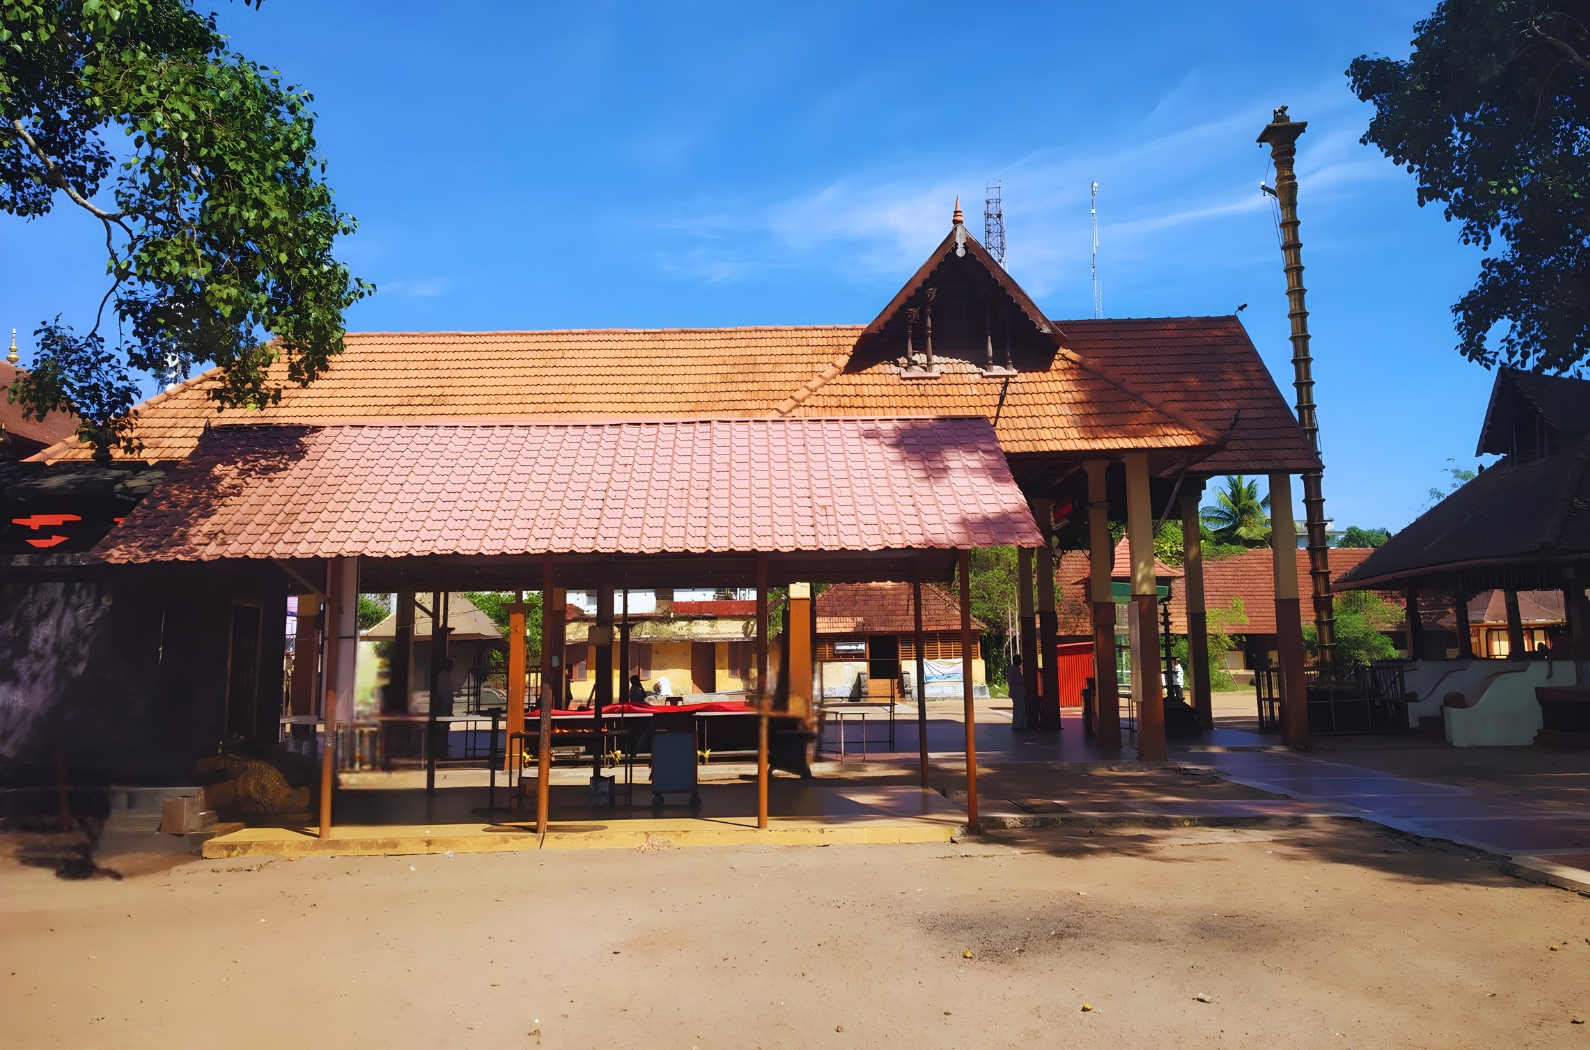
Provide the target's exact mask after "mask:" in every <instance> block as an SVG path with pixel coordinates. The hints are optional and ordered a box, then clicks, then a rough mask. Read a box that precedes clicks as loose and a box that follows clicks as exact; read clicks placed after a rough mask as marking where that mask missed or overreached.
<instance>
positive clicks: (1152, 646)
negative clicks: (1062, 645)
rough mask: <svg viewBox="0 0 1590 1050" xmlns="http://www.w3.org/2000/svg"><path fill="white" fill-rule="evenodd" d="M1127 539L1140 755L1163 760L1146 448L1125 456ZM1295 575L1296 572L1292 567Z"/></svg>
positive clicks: (1161, 685) (1161, 693) (1162, 692)
mask: <svg viewBox="0 0 1590 1050" xmlns="http://www.w3.org/2000/svg"><path fill="white" fill-rule="evenodd" d="M1126 542H1127V547H1128V549H1129V550H1130V551H1131V558H1132V607H1131V615H1132V618H1133V619H1132V623H1133V626H1135V627H1136V628H1137V631H1136V632H1135V633H1134V634H1133V636H1132V681H1133V683H1134V684H1135V687H1136V692H1137V757H1138V758H1140V759H1142V760H1144V761H1146V762H1163V761H1164V760H1165V759H1166V758H1168V757H1169V753H1168V752H1167V751H1166V750H1165V682H1164V679H1163V678H1162V677H1161V672H1160V664H1159V617H1158V616H1157V615H1156V613H1157V612H1158V609H1157V608H1156V606H1157V604H1158V597H1157V594H1156V592H1155V588H1156V586H1157V581H1156V580H1155V579H1154V507H1153V502H1152V500H1151V499H1150V497H1149V481H1148V454H1147V453H1146V452H1133V453H1130V454H1129V455H1127V457H1126ZM1293 576H1294V578H1295V576H1296V573H1295V572H1294V573H1293Z"/></svg>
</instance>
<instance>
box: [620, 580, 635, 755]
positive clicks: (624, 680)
mask: <svg viewBox="0 0 1590 1050" xmlns="http://www.w3.org/2000/svg"><path fill="white" fill-rule="evenodd" d="M618 667H619V673H618V702H619V703H621V704H627V703H629V676H630V675H631V674H632V673H633V672H632V671H631V670H630V666H629V588H628V587H625V588H624V597H623V609H622V610H621V612H620V620H619V624H618ZM626 744H627V742H626Z"/></svg>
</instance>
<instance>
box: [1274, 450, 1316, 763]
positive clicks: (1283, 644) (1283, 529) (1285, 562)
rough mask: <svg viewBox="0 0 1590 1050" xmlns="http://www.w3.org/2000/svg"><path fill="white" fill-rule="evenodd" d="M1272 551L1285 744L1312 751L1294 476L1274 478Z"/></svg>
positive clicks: (1275, 476) (1282, 740)
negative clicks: (1299, 594) (1294, 508)
mask: <svg viewBox="0 0 1590 1050" xmlns="http://www.w3.org/2000/svg"><path fill="white" fill-rule="evenodd" d="M1270 548H1271V553H1272V554H1273V555H1274V561H1273V566H1274V572H1275V633H1276V651H1277V652H1278V653H1279V655H1280V658H1281V667H1280V678H1281V742H1282V743H1283V744H1285V745H1287V746H1288V747H1298V748H1304V747H1308V675H1307V673H1306V671H1305V669H1304V660H1303V611H1302V606H1301V603H1300V600H1299V596H1298V582H1297V522H1296V519H1294V518H1293V517H1292V475H1290V474H1285V473H1276V474H1271V475H1270Z"/></svg>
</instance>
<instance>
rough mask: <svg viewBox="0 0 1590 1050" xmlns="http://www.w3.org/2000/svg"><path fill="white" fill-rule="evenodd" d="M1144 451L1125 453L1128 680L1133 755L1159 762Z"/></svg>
mask: <svg viewBox="0 0 1590 1050" xmlns="http://www.w3.org/2000/svg"><path fill="white" fill-rule="evenodd" d="M1148 486H1149V481H1148V454H1147V453H1145V452H1133V453H1131V454H1129V455H1128V456H1127V457H1126V541H1127V546H1128V548H1129V550H1130V551H1131V557H1132V609H1131V615H1132V617H1133V621H1132V622H1133V625H1134V626H1135V627H1136V628H1137V631H1136V632H1135V633H1134V634H1133V636H1132V684H1133V689H1134V691H1135V692H1136V693H1137V757H1138V758H1140V759H1142V760H1144V761H1146V762H1163V761H1164V760H1165V759H1166V758H1167V757H1169V753H1168V752H1167V751H1166V749H1165V682H1164V679H1163V678H1162V677H1161V671H1160V663H1159V617H1158V615H1157V614H1158V612H1159V610H1158V608H1157V605H1158V596H1157V594H1156V591H1155V588H1156V587H1157V585H1158V581H1156V580H1155V578H1154V507H1153V503H1152V501H1151V499H1150V498H1149V487H1148Z"/></svg>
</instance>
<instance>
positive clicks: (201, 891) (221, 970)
mask: <svg viewBox="0 0 1590 1050" xmlns="http://www.w3.org/2000/svg"><path fill="white" fill-rule="evenodd" d="M102 862H103V863H105V864H107V865H109V866H111V867H119V868H120V869H121V870H123V871H124V872H125V873H126V877H125V878H124V879H123V880H121V881H113V880H111V879H108V878H102V879H94V880H92V881H87V882H66V881H62V880H59V879H57V878H55V877H54V875H53V874H52V873H51V872H50V871H47V870H41V869H37V868H24V867H22V866H20V865H18V864H16V863H15V862H14V861H13V860H10V859H4V860H0V981H3V982H4V983H3V984H0V988H3V989H4V990H3V993H0V1046H5V1047H7V1048H8V1050H29V1048H34V1047H49V1048H52V1050H56V1048H60V1047H68V1046H69V1047H72V1048H74V1050H87V1048H93V1047H118V1048H128V1047H161V1048H166V1050H180V1048H185V1047H212V1048H213V1047H273V1048H279V1047H283V1046H289V1047H290V1046H310V1045H313V1046H336V1047H375V1046H401V1047H436V1048H448V1047H538V1046H544V1047H593V1048H609V1047H657V1048H663V1047H668V1048H673V1047H678V1048H686V1050H688V1048H699V1050H707V1048H719V1047H732V1048H749V1047H866V1048H875V1047H908V1048H911V1050H929V1048H939V1047H946V1048H947V1047H980V1048H985V1047H1004V1046H1018V1047H1020V1046H1035V1047H1122V1046H1125V1047H1183V1046H1185V1047H1214V1046H1229V1047H1265V1048H1275V1047H1439V1048H1452V1047H1476V1048H1478V1047H1484V1048H1487V1050H1491V1048H1496V1047H1563V1046H1566V1047H1590V1025H1586V1024H1575V1023H1573V1022H1574V1021H1575V1020H1576V1019H1578V1020H1590V900H1587V899H1585V898H1583V897H1580V896H1578V895H1576V894H1573V893H1569V892H1566V891H1563V890H1559V889H1554V888H1551V887H1547V886H1540V885H1535V884H1532V883H1527V882H1523V881H1520V880H1517V879H1514V878H1511V877H1509V876H1506V875H1504V874H1502V873H1501V872H1500V871H1499V870H1498V868H1497V867H1496V865H1495V864H1494V863H1492V862H1490V861H1487V860H1485V859H1484V858H1479V857H1476V856H1473V855H1466V854H1464V853H1462V852H1460V851H1457V850H1455V849H1453V850H1443V849H1437V848H1432V847H1430V846H1424V845H1419V844H1416V843H1414V842H1411V841H1409V840H1406V839H1404V838H1402V837H1400V836H1397V835H1394V834H1392V833H1390V832H1386V831H1384V830H1381V829H1379V828H1376V827H1374V826H1372V825H1364V824H1359V823H1357V822H1354V821H1332V822H1329V823H1324V824H1315V825H1312V826H1309V827H1306V828H1301V829H1289V830H1284V831H1282V830H1268V829H1246V830H1242V829H1237V830H1215V829H1208V828H1181V829H1175V830H1171V831H1128V830H1114V831H1105V830H1103V829H1096V830H1094V831H1091V832H1090V831H1088V830H1069V831H1062V830H1042V831H1024V832H1004V833H1001V834H1000V835H999V836H998V837H996V838H991V839H988V840H985V841H981V842H976V843H966V844H961V845H949V846H832V847H786V848H775V847H747V848H692V849H679V848H666V847H665V848H653V849H644V850H638V851H637V850H568V851H556V850H542V851H536V852H525V853H514V854H476V855H457V856H452V857H447V856H430V857H380V858H361V859H342V860H339V859H324V858H311V859H302V860H296V861H288V860H279V859H278V860H269V861H264V862H261V861H258V860H249V861H232V862H216V861H201V860H197V859H195V858H191V857H185V856H155V855H138V854H133V855H128V854H123V855H121V856H115V855H109V856H105V857H102ZM1553 946H1555V949H1554V948H1553ZM1084 1004H1087V1005H1088V1006H1090V1007H1092V1009H1091V1010H1084V1008H1083V1007H1084Z"/></svg>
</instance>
